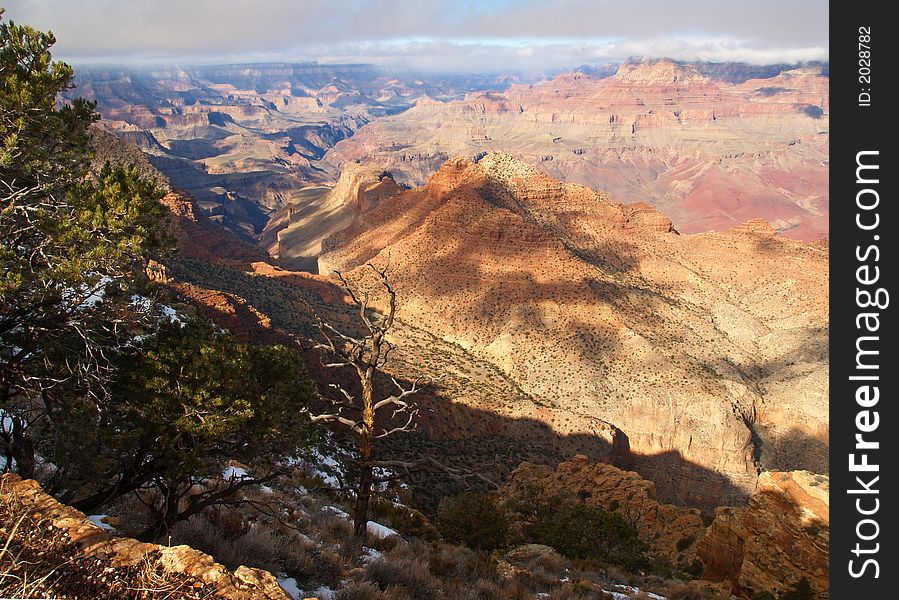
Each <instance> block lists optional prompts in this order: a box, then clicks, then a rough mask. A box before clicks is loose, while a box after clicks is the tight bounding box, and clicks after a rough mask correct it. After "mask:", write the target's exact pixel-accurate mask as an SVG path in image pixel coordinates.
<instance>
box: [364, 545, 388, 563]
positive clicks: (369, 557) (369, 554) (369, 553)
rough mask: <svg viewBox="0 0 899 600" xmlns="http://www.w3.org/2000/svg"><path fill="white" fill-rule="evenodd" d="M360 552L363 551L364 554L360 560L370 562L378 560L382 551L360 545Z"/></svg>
mask: <svg viewBox="0 0 899 600" xmlns="http://www.w3.org/2000/svg"><path fill="white" fill-rule="evenodd" d="M362 552H364V553H365V556H363V557H362V560H363V561H365V562H371V561H373V560H378V559H379V558H381V557H382V556H384V555H383V554H382V553H380V552H378V551H377V550H375V549H374V548H369V547H368V546H362Z"/></svg>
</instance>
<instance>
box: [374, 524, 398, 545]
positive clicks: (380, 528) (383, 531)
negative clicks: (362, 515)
mask: <svg viewBox="0 0 899 600" xmlns="http://www.w3.org/2000/svg"><path fill="white" fill-rule="evenodd" d="M366 525H367V528H368V535H370V536H373V537H374V538H376V539H379V540H383V539H384V538H387V537H390V536H392V535H399V533H397V532H396V531H394V530H393V529H391V528H390V527H387V526H386V525H381V524H380V523H375V522H374V521H369V522H368V523H367V524H366Z"/></svg>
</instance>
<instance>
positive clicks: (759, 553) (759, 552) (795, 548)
mask: <svg viewBox="0 0 899 600" xmlns="http://www.w3.org/2000/svg"><path fill="white" fill-rule="evenodd" d="M828 493H829V482H828V479H827V477H824V476H821V475H815V474H813V473H809V472H807V471H793V472H786V473H785V472H765V473H762V475H761V476H760V477H759V483H758V488H757V489H756V491H755V493H754V494H753V495H752V497H751V498H750V500H749V506H746V507H739V508H736V507H721V508H719V509H718V510H717V511H716V516H715V520H714V522H713V523H712V525H711V527H710V528H709V530H708V532H707V533H706V534H705V535H704V536H703V537H702V539H700V540H699V542H698V543H697V545H696V554H697V556H699V558H700V560H702V562H703V563H704V564H705V573H704V575H703V577H704V578H705V579H710V580H713V581H726V582H729V583H731V584H732V585H733V589H734V591H735V592H741V593H747V594H751V593H753V592H761V591H768V592H774V593H781V592H783V591H785V590H788V589H790V588H791V587H793V586H795V585H796V584H797V582H798V581H799V580H800V579H802V578H806V579H808V581H809V583H811V586H812V589H813V590H814V592H815V594H816V598H827V597H828V595H827V594H828V591H827V590H828V583H827V582H828V556H829V552H828V532H829V529H830V517H829V513H828V508H829V496H828Z"/></svg>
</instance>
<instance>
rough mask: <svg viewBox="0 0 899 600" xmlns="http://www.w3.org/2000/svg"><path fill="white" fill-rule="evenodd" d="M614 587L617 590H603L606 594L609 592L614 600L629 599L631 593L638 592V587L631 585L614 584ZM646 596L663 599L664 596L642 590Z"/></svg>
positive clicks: (653, 599)
mask: <svg viewBox="0 0 899 600" xmlns="http://www.w3.org/2000/svg"><path fill="white" fill-rule="evenodd" d="M615 588H616V589H617V590H619V591H614V590H605V592H606V593H607V594H611V595H612V597H613V598H614V599H615V600H630V597H631V594H639V593H640V588H637V587H633V586H631V585H616V586H615ZM643 593H644V594H645V595H646V596H647V597H648V598H651V600H665V597H664V596H659V595H658V594H653V593H652V592H643Z"/></svg>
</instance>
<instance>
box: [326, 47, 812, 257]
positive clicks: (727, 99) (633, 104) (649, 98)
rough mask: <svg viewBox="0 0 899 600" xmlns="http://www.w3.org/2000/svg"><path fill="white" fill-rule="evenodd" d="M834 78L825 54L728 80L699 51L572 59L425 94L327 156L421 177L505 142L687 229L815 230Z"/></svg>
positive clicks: (504, 147) (806, 236)
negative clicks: (757, 224) (562, 67)
mask: <svg viewBox="0 0 899 600" xmlns="http://www.w3.org/2000/svg"><path fill="white" fill-rule="evenodd" d="M703 72H705V73H708V75H706V74H703ZM734 81H736V82H734ZM828 90H829V78H828V77H827V76H826V74H825V73H824V72H823V70H822V68H820V67H803V68H794V69H790V70H783V71H781V72H779V73H777V74H776V75H774V76H768V77H763V78H750V79H745V80H741V79H739V78H738V79H736V80H733V79H730V80H725V79H720V78H717V77H716V76H715V75H714V74H713V73H711V72H709V70H708V69H703V68H702V65H691V64H683V63H675V62H673V61H668V60H658V61H647V62H641V63H624V64H622V65H621V66H620V68H619V69H618V71H617V72H616V73H615V74H614V75H612V76H609V77H602V74H600V75H588V74H586V73H583V72H579V71H574V72H571V73H567V74H562V75H559V76H557V77H555V78H553V79H550V80H548V81H543V82H539V83H534V84H514V85H511V86H510V87H509V88H508V89H506V90H504V91H491V92H474V93H470V94H468V95H467V96H466V97H465V98H464V99H463V100H456V101H450V102H434V101H431V100H429V99H427V98H425V99H421V100H419V101H417V102H416V103H415V106H414V107H412V108H410V109H409V110H406V111H404V112H403V113H401V114H397V115H394V116H391V117H387V118H384V119H378V120H376V121H372V122H371V123H368V124H367V125H365V126H364V127H362V128H360V130H359V131H357V132H356V134H355V135H353V136H352V137H350V138H348V139H345V140H341V141H340V142H338V143H337V145H336V146H335V147H334V149H332V150H330V151H329V152H328V153H327V154H326V156H325V161H326V162H333V163H335V164H338V165H339V164H342V163H343V162H345V161H348V160H362V161H364V162H371V163H373V164H378V165H380V166H382V167H384V168H388V169H390V170H391V171H392V172H393V173H394V175H395V176H396V177H397V180H398V181H401V182H404V183H409V184H411V185H420V184H422V183H424V182H425V181H426V179H427V178H428V177H429V176H430V174H431V173H432V172H433V171H434V170H435V169H436V168H437V167H438V166H439V165H440V164H442V163H443V161H445V160H446V159H447V158H448V157H450V156H476V155H479V154H481V153H484V152H489V151H501V152H507V153H510V154H512V155H514V156H516V157H517V158H520V159H522V160H524V161H525V162H529V163H531V164H535V165H537V164H539V165H540V168H541V169H542V170H544V171H545V172H546V173H548V174H550V175H552V176H553V177H556V178H557V179H560V180H562V181H566V182H569V183H581V184H584V185H587V186H589V187H594V188H599V189H603V190H605V191H607V192H609V193H611V194H612V195H613V196H614V197H615V198H617V199H618V200H619V201H621V202H625V203H628V204H632V203H636V202H646V203H648V204H650V205H652V206H655V207H656V208H659V209H660V210H661V211H662V212H664V213H665V214H666V215H667V216H668V217H670V218H671V219H672V221H673V222H674V224H675V226H676V227H677V228H678V230H679V231H681V232H684V233H698V232H702V231H710V230H717V231H722V230H725V229H728V228H730V227H732V226H734V225H737V224H739V223H742V222H745V221H748V220H750V219H753V218H761V219H765V220H766V221H768V222H770V223H771V224H772V226H773V227H774V228H775V229H776V230H777V231H779V232H781V233H783V234H784V235H786V236H788V237H792V238H796V239H802V240H806V241H814V240H817V239H819V238H821V237H824V236H826V235H827V214H828V213H827V203H828V192H827V181H828V180H827V177H828V163H827V161H828V136H827V132H828V110H829V101H828Z"/></svg>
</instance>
